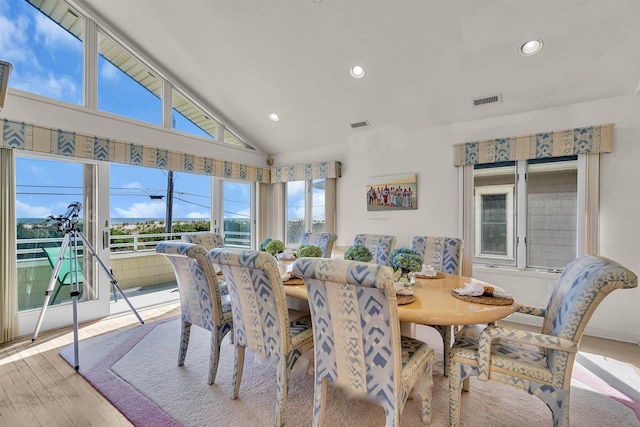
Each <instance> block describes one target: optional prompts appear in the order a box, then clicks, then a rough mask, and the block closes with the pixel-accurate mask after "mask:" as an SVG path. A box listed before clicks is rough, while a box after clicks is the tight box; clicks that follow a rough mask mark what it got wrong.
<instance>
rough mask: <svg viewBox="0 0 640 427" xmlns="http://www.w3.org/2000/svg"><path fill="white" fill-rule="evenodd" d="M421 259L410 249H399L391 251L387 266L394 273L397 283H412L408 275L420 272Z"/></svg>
mask: <svg viewBox="0 0 640 427" xmlns="http://www.w3.org/2000/svg"><path fill="white" fill-rule="evenodd" d="M423 261H424V260H423V259H422V257H421V256H420V255H418V253H417V252H416V251H414V250H412V249H407V248H399V249H394V250H392V251H391V256H390V257H389V265H390V266H391V267H392V268H393V271H395V272H396V275H395V276H396V281H397V282H408V283H413V280H412V278H411V277H409V273H414V272H416V271H420V270H422V263H423Z"/></svg>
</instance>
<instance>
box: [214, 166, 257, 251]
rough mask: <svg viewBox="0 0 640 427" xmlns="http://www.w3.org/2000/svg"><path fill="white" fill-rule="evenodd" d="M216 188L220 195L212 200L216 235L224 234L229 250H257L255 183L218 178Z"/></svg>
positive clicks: (215, 183)
mask: <svg viewBox="0 0 640 427" xmlns="http://www.w3.org/2000/svg"><path fill="white" fill-rule="evenodd" d="M214 189H218V193H219V194H218V197H212V200H213V201H214V203H213V205H214V209H213V226H212V229H213V230H214V232H218V233H220V232H222V233H223V236H224V245H225V247H229V248H238V249H252V248H254V247H255V245H254V244H253V242H254V240H255V203H254V202H253V201H254V200H255V184H254V183H247V182H244V181H242V182H240V181H229V180H223V179H218V178H214ZM214 191H215V190H214ZM218 224H222V227H221V229H220V227H219V226H218Z"/></svg>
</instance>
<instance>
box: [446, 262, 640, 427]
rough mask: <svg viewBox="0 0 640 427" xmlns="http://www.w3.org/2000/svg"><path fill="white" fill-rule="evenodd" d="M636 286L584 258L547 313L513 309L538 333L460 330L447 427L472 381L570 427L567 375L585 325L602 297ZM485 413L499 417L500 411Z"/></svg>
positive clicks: (567, 274) (628, 275)
mask: <svg viewBox="0 0 640 427" xmlns="http://www.w3.org/2000/svg"><path fill="white" fill-rule="evenodd" d="M637 280H638V278H637V276H636V275H635V274H634V273H633V272H631V271H629V270H627V269H626V268H624V267H623V266H621V265H620V264H618V263H617V262H615V261H611V260H609V259H607V258H604V257H601V256H597V255H583V256H581V257H579V258H577V259H575V260H574V261H572V262H570V263H569V264H568V265H567V266H566V268H565V270H564V271H563V272H562V274H561V276H560V278H559V279H558V281H557V283H556V285H555V287H554V289H553V291H552V293H551V297H550V299H549V302H548V304H547V306H546V308H537V307H530V306H525V305H519V306H518V309H517V310H516V312H518V313H523V314H526V315H533V316H537V317H541V318H542V319H543V321H542V328H541V330H540V332H531V331H526V330H520V329H517V328H508V327H504V326H497V325H489V326H486V327H483V326H480V325H472V326H465V327H464V328H463V329H462V330H461V331H460V332H459V333H458V335H457V336H456V341H455V343H454V345H453V347H452V348H451V354H450V359H449V365H450V367H449V425H450V426H454V427H455V426H458V424H459V418H460V395H461V390H462V388H463V386H464V389H465V390H466V389H468V385H469V379H470V377H471V376H477V377H478V379H479V380H481V381H496V382H500V383H503V384H507V385H510V386H513V387H516V388H519V389H522V390H524V391H527V392H528V393H529V394H532V395H535V396H537V397H538V398H540V399H541V400H542V401H543V402H544V403H545V404H546V405H547V406H548V407H549V409H550V410H551V413H552V415H553V424H554V426H555V427H569V425H570V424H569V402H570V392H571V388H570V386H571V373H572V370H573V362H574V359H575V357H576V353H577V351H578V346H579V344H580V340H581V338H582V334H583V332H584V329H585V327H586V326H587V322H588V321H589V319H590V318H591V315H592V314H593V312H594V311H595V309H596V308H597V306H598V304H599V303H600V302H601V301H602V300H603V299H604V297H605V296H607V295H608V294H609V293H610V292H611V291H613V290H614V289H619V288H626V289H628V288H635V287H637V286H638V281H637ZM463 383H464V384H463ZM485 409H486V410H495V411H496V417H499V411H500V408H499V407H491V406H487V407H486V408H485Z"/></svg>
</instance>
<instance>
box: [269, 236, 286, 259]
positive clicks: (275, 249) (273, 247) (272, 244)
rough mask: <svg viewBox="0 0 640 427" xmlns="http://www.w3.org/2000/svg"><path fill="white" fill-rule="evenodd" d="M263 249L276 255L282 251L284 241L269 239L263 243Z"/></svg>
mask: <svg viewBox="0 0 640 427" xmlns="http://www.w3.org/2000/svg"><path fill="white" fill-rule="evenodd" d="M264 250H265V251H267V252H269V253H270V254H271V255H273V256H276V255H277V254H279V253H280V252H283V251H284V243H282V240H277V239H271V240H269V242H267V244H266V245H264Z"/></svg>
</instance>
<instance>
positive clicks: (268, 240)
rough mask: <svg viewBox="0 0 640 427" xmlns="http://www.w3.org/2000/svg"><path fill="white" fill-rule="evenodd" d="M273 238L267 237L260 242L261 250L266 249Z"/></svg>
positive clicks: (259, 247)
mask: <svg viewBox="0 0 640 427" xmlns="http://www.w3.org/2000/svg"><path fill="white" fill-rule="evenodd" d="M272 240H273V239H272V238H271V237H267V238H266V239H264V240H263V241H262V242H260V246H258V249H260V250H261V251H266V250H267V249H266V247H267V243H269V242H270V241H272Z"/></svg>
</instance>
